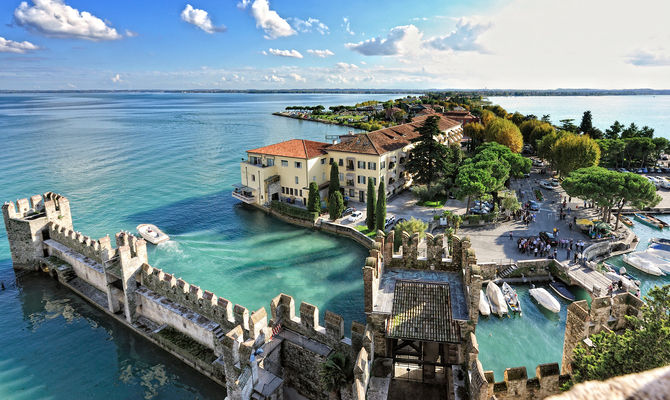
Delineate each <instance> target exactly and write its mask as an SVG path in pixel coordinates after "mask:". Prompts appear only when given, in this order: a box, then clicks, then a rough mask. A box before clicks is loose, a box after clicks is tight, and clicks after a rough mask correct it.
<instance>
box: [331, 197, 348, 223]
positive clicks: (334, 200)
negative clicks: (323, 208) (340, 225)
mask: <svg viewBox="0 0 670 400" xmlns="http://www.w3.org/2000/svg"><path fill="white" fill-rule="evenodd" d="M342 211H344V199H343V198H342V193H340V192H339V191H338V192H333V194H332V195H331V196H330V199H328V214H330V219H331V220H333V221H334V220H336V219H338V218H340V217H341V216H342Z"/></svg>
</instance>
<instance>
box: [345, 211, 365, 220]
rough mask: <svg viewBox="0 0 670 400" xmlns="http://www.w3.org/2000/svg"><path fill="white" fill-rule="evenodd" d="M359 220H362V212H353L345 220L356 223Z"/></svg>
mask: <svg viewBox="0 0 670 400" xmlns="http://www.w3.org/2000/svg"><path fill="white" fill-rule="evenodd" d="M361 219H363V211H354V212H352V213H351V214H350V215H349V216H348V217H347V218H346V220H347V221H349V222H356V221H360V220H361Z"/></svg>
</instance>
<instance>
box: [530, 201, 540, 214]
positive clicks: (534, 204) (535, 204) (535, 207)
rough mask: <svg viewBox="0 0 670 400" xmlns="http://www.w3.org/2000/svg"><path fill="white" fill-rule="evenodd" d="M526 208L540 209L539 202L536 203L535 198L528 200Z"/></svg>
mask: <svg viewBox="0 0 670 400" xmlns="http://www.w3.org/2000/svg"><path fill="white" fill-rule="evenodd" d="M528 208H529V209H530V210H531V211H540V203H538V202H537V201H535V200H530V201H529V202H528Z"/></svg>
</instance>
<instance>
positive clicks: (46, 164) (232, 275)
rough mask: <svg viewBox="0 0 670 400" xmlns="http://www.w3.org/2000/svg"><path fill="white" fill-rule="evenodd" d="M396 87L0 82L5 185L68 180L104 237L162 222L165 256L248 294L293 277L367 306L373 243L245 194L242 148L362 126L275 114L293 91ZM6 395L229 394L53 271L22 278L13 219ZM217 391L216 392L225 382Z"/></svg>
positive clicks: (299, 291)
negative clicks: (144, 87)
mask: <svg viewBox="0 0 670 400" xmlns="http://www.w3.org/2000/svg"><path fill="white" fill-rule="evenodd" d="M392 97H397V96H393V95H384V96H379V95H376V96H375V95H260V94H256V95H251V94H142V93H138V94H21V95H0V132H1V134H2V146H1V147H0V148H1V149H2V150H1V151H0V165H2V166H3V173H2V174H1V175H0V200H2V201H6V200H13V199H16V198H18V197H27V196H30V195H32V194H35V193H44V192H45V191H49V190H51V191H56V192H60V193H62V194H64V195H66V196H67V197H68V198H69V199H70V203H71V207H72V214H73V218H74V224H75V228H76V229H77V230H80V231H82V232H84V233H86V234H88V235H91V236H92V237H101V236H103V235H106V234H111V235H113V234H114V233H115V232H117V231H118V230H130V231H134V229H135V226H137V225H138V224H139V223H143V222H151V223H154V224H156V225H158V226H160V227H161V228H162V229H164V230H165V231H166V232H168V233H169V234H170V235H171V237H172V239H173V241H172V242H169V243H167V244H165V245H161V246H159V247H155V248H154V247H152V248H151V249H150V254H149V260H150V262H151V264H152V265H154V266H156V267H160V268H163V269H165V270H166V271H169V272H172V273H174V274H176V275H177V276H181V277H182V278H184V279H185V280H186V281H188V282H191V283H193V284H197V285H200V286H201V287H202V288H203V289H208V290H211V291H213V292H214V293H216V294H217V295H219V296H223V297H226V298H228V299H229V300H231V301H233V302H235V303H239V304H242V305H244V306H246V307H248V308H249V309H250V310H256V309H258V308H260V307H266V309H267V310H268V312H269V304H270V300H271V299H272V297H274V296H276V295H277V294H279V292H284V293H287V294H290V295H293V296H294V298H295V299H296V304H299V302H300V301H308V302H311V303H314V304H315V305H317V306H318V307H319V308H320V310H321V313H322V315H323V313H324V312H325V310H327V309H328V310H331V311H333V312H337V313H340V314H342V315H343V316H344V317H345V318H346V321H347V325H350V323H351V321H352V320H358V321H365V315H364V314H363V290H362V279H361V268H362V266H363V263H364V257H365V255H366V253H367V252H366V251H365V249H363V248H362V247H361V246H359V245H357V244H355V243H353V242H352V241H350V240H347V239H343V238H338V237H334V236H330V235H326V234H321V233H318V232H313V231H311V230H307V229H299V228H295V227H293V226H290V225H287V224H285V223H282V222H279V221H277V220H275V219H273V218H270V217H267V216H266V215H265V214H263V213H261V212H258V211H255V210H250V209H247V208H245V207H242V206H241V205H239V204H238V202H237V201H235V200H234V199H233V198H232V197H231V196H230V192H231V189H232V187H231V185H232V184H234V183H236V182H238V181H239V179H240V178H239V177H240V172H239V171H240V170H239V160H240V158H242V157H244V156H245V153H244V150H246V149H250V148H255V147H258V146H262V145H266V144H270V143H273V142H278V141H281V140H285V139H290V138H296V137H297V138H307V139H313V140H324V139H325V135H326V134H342V133H346V132H347V131H348V130H349V129H348V128H345V127H338V126H333V125H323V124H318V123H313V122H307V121H297V120H293V119H288V118H282V117H275V116H272V115H271V113H272V112H273V111H277V110H280V109H282V108H283V107H284V106H286V105H289V104H324V105H326V106H328V105H335V104H342V103H345V104H350V103H355V102H359V101H363V100H367V99H370V98H376V99H380V100H386V99H388V98H392ZM0 280H2V281H3V282H4V284H5V286H7V289H6V290H5V291H0V307H1V308H0V309H2V310H3V312H2V313H1V314H0V327H2V335H0V398H2V399H19V398H31V399H33V398H102V397H107V396H110V395H114V396H115V397H118V398H217V396H219V397H220V393H221V390H220V388H219V387H218V386H216V385H214V384H212V383H211V382H209V381H208V380H207V379H203V378H202V377H201V376H200V375H198V374H197V373H194V372H193V371H191V370H190V369H188V368H185V367H183V366H182V364H181V363H179V362H177V361H175V360H174V359H172V358H170V357H169V356H167V355H165V354H163V353H162V352H161V351H159V350H157V349H156V348H155V347H154V346H151V345H147V344H146V343H145V342H144V341H143V340H142V339H141V338H139V337H136V336H134V335H131V334H130V333H129V332H128V331H127V330H124V328H123V327H121V326H118V325H117V324H115V323H114V322H111V321H109V320H108V319H107V318H105V316H104V315H103V314H101V313H100V312H99V311H97V310H96V309H94V308H92V307H90V306H87V305H86V303H84V302H83V301H81V300H80V299H79V298H77V297H76V296H73V295H72V294H70V293H69V292H68V291H67V290H64V289H62V288H59V287H58V286H57V284H56V283H55V282H53V281H51V280H47V279H40V278H30V279H29V280H27V281H21V282H19V283H18V284H14V274H13V271H12V268H11V261H10V254H9V249H8V243H7V239H6V234H5V232H4V229H0ZM214 393H218V395H214Z"/></svg>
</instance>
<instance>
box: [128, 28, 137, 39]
mask: <svg viewBox="0 0 670 400" xmlns="http://www.w3.org/2000/svg"><path fill="white" fill-rule="evenodd" d="M138 35H139V33H137V32H135V31H131V30H130V29H126V36H128V37H137V36H138Z"/></svg>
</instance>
